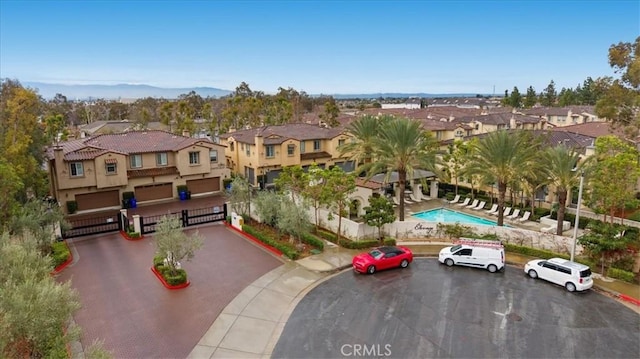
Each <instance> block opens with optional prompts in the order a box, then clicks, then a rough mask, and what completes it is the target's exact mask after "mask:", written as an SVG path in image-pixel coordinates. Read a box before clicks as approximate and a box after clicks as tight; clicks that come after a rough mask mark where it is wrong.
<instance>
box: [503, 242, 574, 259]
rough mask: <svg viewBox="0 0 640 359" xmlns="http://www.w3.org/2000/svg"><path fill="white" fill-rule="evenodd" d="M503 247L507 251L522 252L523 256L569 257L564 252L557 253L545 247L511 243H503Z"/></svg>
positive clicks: (544, 257) (543, 257) (542, 257)
mask: <svg viewBox="0 0 640 359" xmlns="http://www.w3.org/2000/svg"><path fill="white" fill-rule="evenodd" d="M504 249H505V250H507V251H509V252H513V253H518V254H523V255H525V256H530V257H536V258H541V259H549V258H554V257H558V258H564V259H569V256H567V255H566V254H559V253H555V252H552V251H549V250H546V249H537V248H530V247H524V246H518V245H515V244H511V243H504Z"/></svg>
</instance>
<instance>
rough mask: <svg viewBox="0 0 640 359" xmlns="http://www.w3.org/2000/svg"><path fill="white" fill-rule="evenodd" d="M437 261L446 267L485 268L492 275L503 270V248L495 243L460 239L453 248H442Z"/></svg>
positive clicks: (498, 243)
mask: <svg viewBox="0 0 640 359" xmlns="http://www.w3.org/2000/svg"><path fill="white" fill-rule="evenodd" d="M438 261H439V262H440V263H444V264H446V265H448V266H452V265H454V264H455V265H461V266H468V267H476V268H485V269H487V270H488V271H489V272H491V273H494V272H497V271H499V270H502V269H503V268H504V246H502V243H500V242H497V241H487V240H481V239H461V240H458V241H456V242H455V245H454V246H451V247H446V248H443V249H442V250H441V251H440V254H439V255H438Z"/></svg>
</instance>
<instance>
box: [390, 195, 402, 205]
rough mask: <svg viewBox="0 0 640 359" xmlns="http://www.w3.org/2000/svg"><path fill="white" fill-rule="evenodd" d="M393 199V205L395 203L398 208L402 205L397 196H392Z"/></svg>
mask: <svg viewBox="0 0 640 359" xmlns="http://www.w3.org/2000/svg"><path fill="white" fill-rule="evenodd" d="M391 198H392V199H393V203H394V204H395V205H396V206H399V205H400V201H398V197H396V196H392V197H391Z"/></svg>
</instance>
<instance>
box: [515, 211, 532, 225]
mask: <svg viewBox="0 0 640 359" xmlns="http://www.w3.org/2000/svg"><path fill="white" fill-rule="evenodd" d="M529 217H531V212H529V211H524V214H523V215H522V217H520V218H518V219H516V221H517V222H521V223H522V222H526V221H528V220H529Z"/></svg>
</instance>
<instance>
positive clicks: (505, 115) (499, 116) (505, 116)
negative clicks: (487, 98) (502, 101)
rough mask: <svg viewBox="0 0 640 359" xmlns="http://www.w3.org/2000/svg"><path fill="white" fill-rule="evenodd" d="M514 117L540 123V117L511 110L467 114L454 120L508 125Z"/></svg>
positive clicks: (523, 120)
mask: <svg viewBox="0 0 640 359" xmlns="http://www.w3.org/2000/svg"><path fill="white" fill-rule="evenodd" d="M512 118H513V119H514V120H515V121H516V123H538V122H540V119H539V118H537V117H533V116H525V115H521V114H518V113H511V112H501V113H500V112H499V113H490V114H485V115H478V116H466V117H460V118H456V119H455V120H453V122H456V123H471V122H474V121H477V122H480V123H484V124H489V125H508V124H510V123H511V119H512Z"/></svg>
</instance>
